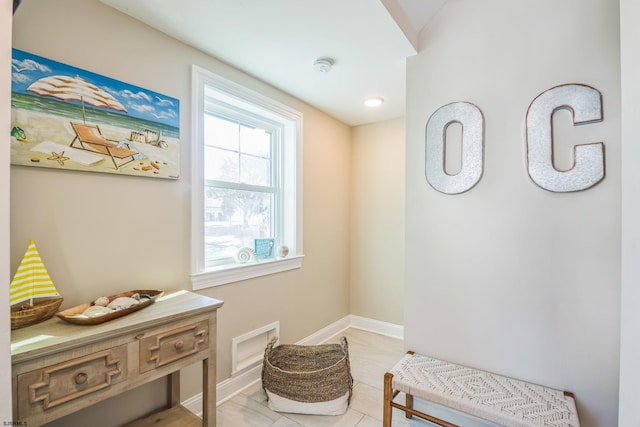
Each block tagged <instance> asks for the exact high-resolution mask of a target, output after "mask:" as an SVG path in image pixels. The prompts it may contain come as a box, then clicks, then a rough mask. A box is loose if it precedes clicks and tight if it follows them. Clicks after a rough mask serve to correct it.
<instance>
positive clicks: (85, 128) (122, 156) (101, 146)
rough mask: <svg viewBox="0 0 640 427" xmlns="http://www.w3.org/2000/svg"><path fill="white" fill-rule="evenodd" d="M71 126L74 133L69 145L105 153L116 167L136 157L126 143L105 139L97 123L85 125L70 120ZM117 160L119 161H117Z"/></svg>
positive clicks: (135, 153) (135, 152) (134, 152)
mask: <svg viewBox="0 0 640 427" xmlns="http://www.w3.org/2000/svg"><path fill="white" fill-rule="evenodd" d="M71 127H72V128H73V131H74V132H75V133H76V136H75V138H73V141H71V147H73V148H80V149H82V150H87V151H91V152H93V153H100V154H104V155H107V156H109V157H110V158H111V160H112V161H113V164H114V166H115V167H116V169H119V168H120V167H122V166H124V165H126V164H127V163H131V162H133V161H134V160H135V159H136V157H135V156H136V155H137V154H139V153H138V152H137V151H135V150H132V149H131V146H130V145H129V144H127V143H125V144H120V143H118V142H117V141H112V140H110V139H106V138H105V137H104V136H103V135H102V132H100V128H99V127H98V125H87V124H81V123H73V122H71ZM118 162H119V163H118Z"/></svg>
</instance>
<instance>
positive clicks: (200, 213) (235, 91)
mask: <svg viewBox="0 0 640 427" xmlns="http://www.w3.org/2000/svg"><path fill="white" fill-rule="evenodd" d="M191 84H192V103H193V105H192V111H193V131H192V134H193V144H192V153H191V170H192V174H191V178H192V181H191V284H192V288H193V289H194V290H199V289H205V288H209V287H213V286H218V285H224V284H227V283H232V282H237V281H240V280H246V279H251V278H255V277H260V276H264V275H267V274H273V273H278V272H282V271H287V270H292V269H296V268H301V267H302V260H303V257H304V255H303V251H302V113H300V112H298V111H296V110H294V109H292V108H290V107H288V106H286V105H284V104H282V103H280V102H278V101H275V100H273V99H271V98H269V97H266V96H264V95H262V94H260V93H258V92H256V91H254V90H252V89H248V88H246V87H244V86H241V85H239V84H237V83H235V82H233V81H231V80H228V79H226V78H224V77H221V76H219V75H217V74H214V73H212V72H210V71H207V70H205V69H203V68H201V67H198V66H196V65H194V66H193V67H192V82H191ZM205 88H207V89H208V92H210V93H211V94H212V98H211V99H209V101H211V100H215V101H216V102H220V103H223V104H227V105H228V106H231V107H234V106H238V107H241V108H243V109H245V110H247V111H251V112H252V113H255V114H256V115H259V116H264V117H266V118H268V119H269V120H272V121H276V122H278V123H281V124H282V126H283V133H284V146H283V150H282V161H283V166H284V168H283V175H284V177H283V179H282V182H283V191H284V197H283V210H284V217H285V219H286V220H285V221H284V224H282V231H283V242H285V244H286V245H287V246H288V247H289V255H287V256H286V257H285V258H273V259H267V260H260V261H259V262H256V263H246V264H238V263H233V264H224V265H221V266H217V267H215V268H210V269H209V270H207V269H206V268H205V259H204V182H205V180H204V114H205Z"/></svg>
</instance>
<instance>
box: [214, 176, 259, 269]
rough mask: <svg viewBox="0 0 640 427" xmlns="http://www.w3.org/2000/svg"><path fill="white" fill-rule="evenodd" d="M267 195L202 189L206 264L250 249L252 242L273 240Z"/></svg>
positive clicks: (252, 192) (220, 189)
mask: <svg viewBox="0 0 640 427" xmlns="http://www.w3.org/2000/svg"><path fill="white" fill-rule="evenodd" d="M271 215H272V201H271V195H270V194H269V193H261V192H255V191H241V190H230V189H222V188H215V187H205V236H204V246H205V247H204V251H205V263H206V264H207V265H211V264H215V263H216V262H218V263H219V262H221V261H224V258H233V257H235V254H236V252H237V251H238V249H240V248H242V247H249V248H252V249H253V246H254V243H253V239H257V238H263V237H272V230H271V223H272V221H271Z"/></svg>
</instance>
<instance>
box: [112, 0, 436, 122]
mask: <svg viewBox="0 0 640 427" xmlns="http://www.w3.org/2000/svg"><path fill="white" fill-rule="evenodd" d="M101 1H102V2H103V3H104V4H106V5H108V6H111V7H113V8H115V9H117V10H119V11H121V12H123V13H125V14H127V15H130V16H131V17H133V18H135V19H138V20H140V21H142V22H144V23H146V24H147V25H149V26H151V27H153V28H156V29H157V30H159V31H162V32H163V33H166V34H168V35H170V36H172V37H174V38H176V39H178V40H180V41H182V42H184V43H186V44H188V45H191V46H193V47H195V48H198V49H200V50H202V51H203V52H206V53H208V54H210V55H212V56H214V57H216V58H218V59H220V60H222V61H224V62H226V63H228V64H230V65H233V66H234V67H236V68H239V69H241V70H243V71H244V72H246V73H248V74H250V75H252V76H254V77H256V78H258V79H260V80H263V81H265V82H267V83H269V84H271V85H273V86H275V87H277V88H279V89H281V90H283V91H284V92H287V93H289V94H291V95H293V96H295V97H297V98H299V99H301V100H303V101H305V102H307V103H309V104H311V105H313V106H314V107H316V108H318V109H319V110H322V111H324V112H326V113H327V114H329V115H331V116H333V117H335V118H337V119H339V120H341V121H343V122H344V123H346V124H348V125H351V126H356V125H360V124H365V123H372V122H377V121H382V120H387V119H391V118H397V117H402V116H404V115H405V61H406V58H407V57H408V56H411V55H415V54H416V53H417V52H418V49H419V46H418V33H419V32H420V30H421V29H422V28H423V27H424V26H425V25H426V23H427V22H428V21H429V19H430V18H431V17H432V16H433V15H434V14H435V13H436V11H437V10H438V9H439V8H440V6H441V5H442V4H443V3H444V2H445V1H446V0H136V1H131V0H101ZM319 57H329V58H332V59H333V61H334V65H333V67H332V68H331V70H330V71H328V72H326V73H323V72H319V71H317V70H316V69H315V68H314V65H313V64H314V61H315V60H316V59H317V58H319ZM371 97H380V98H383V99H384V103H383V104H382V106H380V107H378V108H375V109H373V108H369V107H365V106H364V104H363V102H364V101H365V100H366V99H368V98H371Z"/></svg>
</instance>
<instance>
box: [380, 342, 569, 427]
mask: <svg viewBox="0 0 640 427" xmlns="http://www.w3.org/2000/svg"><path fill="white" fill-rule="evenodd" d="M399 393H405V395H406V404H404V405H403V404H400V403H398V402H394V400H393V399H394V398H395V397H396V396H397V395H398V394H399ZM414 397H419V398H421V399H424V400H427V401H430V402H434V403H437V404H440V405H442V406H446V407H448V408H452V409H455V410H458V411H461V412H464V413H466V414H469V415H473V416H475V417H478V418H482V419H484V420H488V421H491V422H493V423H496V424H500V425H504V426H508V427H532V426H553V427H579V426H580V421H579V420H578V412H577V410H576V404H575V399H574V396H573V395H572V394H571V393H569V392H563V391H560V390H556V389H552V388H549V387H544V386H540V385H536V384H531V383H528V382H525V381H520V380H515V379H512V378H507V377H503V376H500V375H496V374H491V373H489V372H485V371H481V370H478V369H472V368H468V367H465V366H460V365H455V364H453V363H449V362H445V361H442V360H438V359H434V358H431V357H427V356H423V355H419V354H414V353H413V352H409V353H407V354H406V355H405V356H404V357H403V358H402V360H400V361H399V362H398V363H397V364H396V365H395V366H394V367H393V369H391V371H389V372H387V373H386V374H385V376H384V410H383V412H384V413H383V424H382V425H383V427H391V414H392V410H393V408H398V409H400V410H402V411H404V412H405V414H406V416H407V418H411V417H412V416H416V417H419V418H422V419H424V420H427V421H430V422H432V423H434V424H436V425H439V426H444V427H456V425H455V424H452V423H450V422H447V421H444V420H442V419H439V418H436V417H433V416H431V415H428V414H425V413H424V412H420V411H417V410H415V409H414V408H413V398H414Z"/></svg>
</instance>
